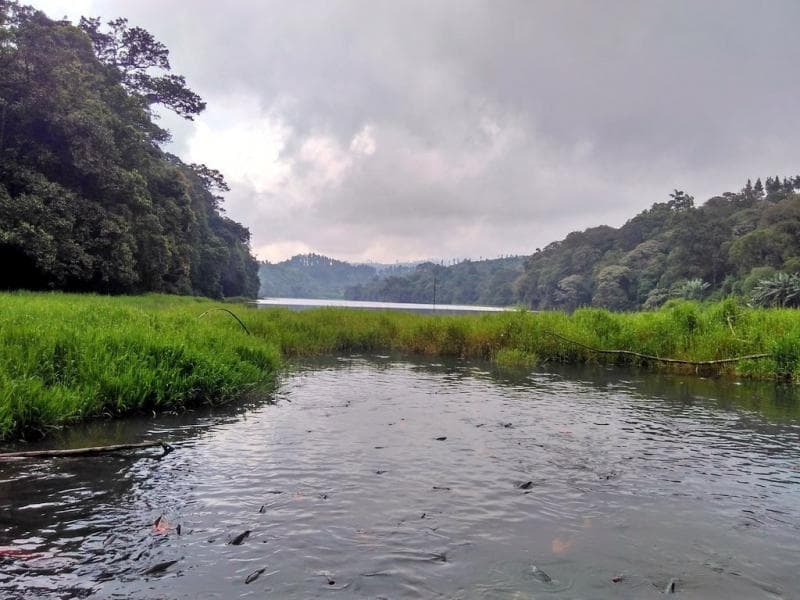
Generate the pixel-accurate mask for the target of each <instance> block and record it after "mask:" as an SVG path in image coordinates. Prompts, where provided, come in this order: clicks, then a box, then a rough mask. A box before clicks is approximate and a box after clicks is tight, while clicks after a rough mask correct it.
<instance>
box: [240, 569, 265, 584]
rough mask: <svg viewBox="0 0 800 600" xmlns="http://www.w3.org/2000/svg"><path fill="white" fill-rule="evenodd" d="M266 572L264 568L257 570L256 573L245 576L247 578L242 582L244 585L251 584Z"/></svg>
mask: <svg viewBox="0 0 800 600" xmlns="http://www.w3.org/2000/svg"><path fill="white" fill-rule="evenodd" d="M266 570H267V567H264V568H263V569H258V570H257V571H253V572H252V573H250V575H248V576H247V578H246V579H245V580H244V582H245V583H253V582H254V581H255V580H256V579H258V578H259V577H261V574H262V573H263V572H264V571H266Z"/></svg>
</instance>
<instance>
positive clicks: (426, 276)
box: [345, 256, 525, 306]
mask: <svg viewBox="0 0 800 600" xmlns="http://www.w3.org/2000/svg"><path fill="white" fill-rule="evenodd" d="M524 260H525V257H521V256H513V257H508V258H496V259H489V260H479V261H473V260H464V261H462V262H459V263H457V264H454V265H449V266H443V265H437V264H434V263H431V262H425V263H422V264H420V265H417V266H416V268H414V269H413V270H412V271H410V272H408V273H406V274H404V275H394V274H393V275H391V276H388V277H384V278H382V279H379V280H373V281H370V282H369V283H365V284H357V285H354V286H351V287H348V288H347V290H346V291H345V296H346V298H347V299H348V300H379V301H385V302H422V303H430V302H433V301H434V282H435V287H436V296H435V300H436V302H437V303H441V304H486V305H493V306H508V305H511V304H514V303H515V302H516V297H515V294H514V288H513V285H514V282H515V281H516V280H517V279H518V278H519V277H520V276H521V275H522V268H523V263H524Z"/></svg>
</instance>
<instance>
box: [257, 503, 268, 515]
mask: <svg viewBox="0 0 800 600" xmlns="http://www.w3.org/2000/svg"><path fill="white" fill-rule="evenodd" d="M266 508H267V505H266V504H262V505H261V508H259V509H258V512H260V513H263V512H267V510H266Z"/></svg>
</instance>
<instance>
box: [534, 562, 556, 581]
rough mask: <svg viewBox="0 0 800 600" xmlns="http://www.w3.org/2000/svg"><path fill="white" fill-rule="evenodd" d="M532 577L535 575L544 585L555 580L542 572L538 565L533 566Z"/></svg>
mask: <svg viewBox="0 0 800 600" xmlns="http://www.w3.org/2000/svg"><path fill="white" fill-rule="evenodd" d="M531 575H533V576H534V577H535V578H536V579H538V580H539V581H541V582H542V583H550V582H551V581H553V578H552V577H550V575H548V574H547V573H545V572H544V571H542V570H541V569H540V568H539V567H537V566H536V565H531Z"/></svg>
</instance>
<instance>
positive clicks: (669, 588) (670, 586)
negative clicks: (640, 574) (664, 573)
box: [664, 579, 675, 594]
mask: <svg viewBox="0 0 800 600" xmlns="http://www.w3.org/2000/svg"><path fill="white" fill-rule="evenodd" d="M664 593H665V594H674V593H675V580H674V579H670V580H669V583H667V587H665V588H664Z"/></svg>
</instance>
